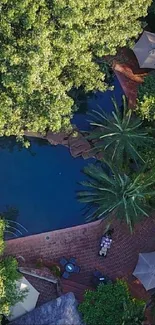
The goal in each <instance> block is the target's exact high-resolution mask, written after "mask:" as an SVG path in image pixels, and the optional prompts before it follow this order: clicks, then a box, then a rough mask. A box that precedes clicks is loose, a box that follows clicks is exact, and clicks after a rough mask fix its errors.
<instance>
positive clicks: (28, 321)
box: [10, 293, 82, 325]
mask: <svg viewBox="0 0 155 325" xmlns="http://www.w3.org/2000/svg"><path fill="white" fill-rule="evenodd" d="M77 306H78V303H77V301H76V299H75V296H74V294H73V293H67V294H65V295H63V296H61V297H59V298H57V299H55V300H51V301H50V302H47V303H46V304H44V305H42V306H40V307H37V308H35V309H34V310H33V311H31V312H29V313H27V314H25V315H24V316H22V317H20V318H18V319H16V320H15V321H13V322H12V323H11V324H10V325H82V320H81V317H80V315H79V312H78V310H77Z"/></svg>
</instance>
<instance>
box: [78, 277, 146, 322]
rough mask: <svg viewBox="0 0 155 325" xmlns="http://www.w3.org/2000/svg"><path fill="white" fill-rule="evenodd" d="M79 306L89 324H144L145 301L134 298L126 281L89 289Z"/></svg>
mask: <svg viewBox="0 0 155 325" xmlns="http://www.w3.org/2000/svg"><path fill="white" fill-rule="evenodd" d="M84 298H85V299H84V301H83V302H82V303H81V305H80V306H79V310H80V312H81V313H82V315H83V318H84V322H85V323H86V324H87V325H96V324H97V325H112V324H115V325H142V323H143V321H144V308H145V303H144V301H142V300H138V299H135V298H132V297H131V295H130V293H129V289H128V286H127V284H126V282H125V281H122V280H117V281H116V283H114V284H107V285H103V284H101V285H99V286H98V287H97V290H96V291H90V290H89V291H87V292H86V293H85V296H84Z"/></svg>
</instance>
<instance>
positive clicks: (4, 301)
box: [0, 219, 26, 323]
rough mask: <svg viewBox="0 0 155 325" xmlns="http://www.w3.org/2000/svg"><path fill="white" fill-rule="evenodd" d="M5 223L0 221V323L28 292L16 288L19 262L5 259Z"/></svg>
mask: <svg viewBox="0 0 155 325" xmlns="http://www.w3.org/2000/svg"><path fill="white" fill-rule="evenodd" d="M4 231H5V222H4V220H2V219H0V254H1V255H0V323H1V316H2V315H3V314H4V315H6V316H8V315H9V314H10V307H11V306H14V305H15V304H16V303H17V302H19V301H20V300H22V299H23V298H24V297H25V294H26V291H22V292H21V291H20V290H19V289H18V288H17V287H16V281H17V280H19V279H20V277H21V275H20V273H19V272H18V271H17V266H18V264H17V261H16V259H15V258H13V257H10V256H9V257H6V258H4V257H3V255H2V254H3V252H4V247H5V245H4Z"/></svg>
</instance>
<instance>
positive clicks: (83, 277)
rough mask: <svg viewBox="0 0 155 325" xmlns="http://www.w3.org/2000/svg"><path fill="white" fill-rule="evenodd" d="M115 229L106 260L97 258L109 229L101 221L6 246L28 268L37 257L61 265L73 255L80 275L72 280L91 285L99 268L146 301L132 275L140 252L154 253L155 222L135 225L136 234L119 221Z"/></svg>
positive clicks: (140, 287) (143, 291)
mask: <svg viewBox="0 0 155 325" xmlns="http://www.w3.org/2000/svg"><path fill="white" fill-rule="evenodd" d="M112 226H113V227H114V230H115V232H114V235H113V243H112V247H111V249H110V251H109V253H108V256H107V258H106V259H104V258H103V257H100V256H99V255H98V250H99V243H100V239H101V236H102V234H103V233H104V231H105V227H106V223H105V222H101V221H97V222H93V223H90V224H85V225H81V226H77V227H73V228H69V229H62V230H57V231H53V232H48V233H43V234H39V235H34V236H28V237H25V238H19V239H14V240H9V241H8V242H7V243H6V252H7V254H11V255H14V256H16V257H18V256H19V255H21V256H23V257H24V258H25V266H29V265H31V264H33V263H34V262H36V260H37V259H38V258H43V260H44V261H47V262H48V263H49V264H50V263H51V264H52V263H53V262H58V261H59V259H60V258H61V257H62V256H65V257H66V258H69V257H71V256H74V257H76V258H77V262H78V264H79V265H80V267H81V272H80V274H78V275H71V277H70V280H71V281H74V282H77V283H79V285H80V284H84V285H88V286H90V284H91V274H92V271H93V270H94V269H95V268H97V269H99V270H101V271H103V272H104V274H107V275H109V276H110V277H111V278H112V279H115V278H117V277H118V278H122V277H124V278H125V279H127V280H128V282H129V285H130V287H131V290H132V292H133V294H134V295H135V296H137V297H142V298H145V299H147V298H148V294H147V293H146V291H145V290H144V288H143V286H142V285H141V284H139V283H138V282H137V281H136V279H135V278H134V277H133V276H132V272H133V270H134V268H135V266H136V263H137V259H138V254H139V252H150V251H154V250H155V220H154V219H151V218H147V219H145V220H144V221H143V222H141V223H140V224H139V225H137V226H136V228H135V232H134V233H133V235H131V234H130V232H129V230H128V229H127V227H126V225H125V224H121V225H120V223H119V222H117V221H116V220H115V221H114V222H112ZM45 291H46V287H45ZM45 294H47V291H46V292H45Z"/></svg>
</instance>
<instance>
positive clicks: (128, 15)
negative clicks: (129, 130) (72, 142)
mask: <svg viewBox="0 0 155 325" xmlns="http://www.w3.org/2000/svg"><path fill="white" fill-rule="evenodd" d="M150 3H151V0H138V1H137V0H124V1H123V2H122V0H116V1H113V0H104V1H101V0H79V1H77V0H59V1H57V0H51V1H48V0H14V1H12V0H1V1H0V25H1V32H0V48H1V51H0V76H1V78H0V103H1V105H0V135H7V136H9V135H17V136H19V137H20V136H21V135H22V134H23V132H24V129H25V128H27V129H28V130H32V131H40V132H44V131H45V130H47V129H51V130H52V131H54V132H57V131H59V130H60V129H68V128H70V118H71V116H72V106H73V100H72V98H71V97H70V96H69V91H70V90H71V89H72V88H73V87H75V88H79V87H80V86H81V85H82V86H83V87H84V89H85V91H90V90H97V89H101V90H105V89H106V84H105V83H104V74H103V73H102V72H101V71H100V69H99V66H98V64H97V63H96V61H95V58H96V57H102V56H104V55H107V54H115V53H116V50H117V47H122V46H125V45H126V44H129V42H130V40H133V39H134V38H135V37H137V35H138V34H139V33H140V32H141V30H142V29H141V22H140V20H139V18H140V17H142V16H146V14H147V8H148V6H149V5H150Z"/></svg>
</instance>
